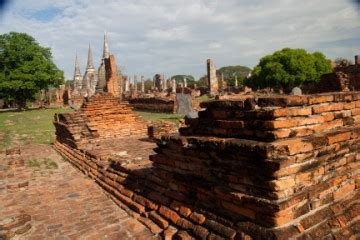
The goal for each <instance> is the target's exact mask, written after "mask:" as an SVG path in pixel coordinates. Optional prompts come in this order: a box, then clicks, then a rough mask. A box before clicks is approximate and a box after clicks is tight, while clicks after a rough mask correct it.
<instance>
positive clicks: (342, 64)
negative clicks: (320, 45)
mask: <svg viewBox="0 0 360 240" xmlns="http://www.w3.org/2000/svg"><path fill="white" fill-rule="evenodd" d="M335 64H336V66H337V67H348V66H350V65H352V64H353V62H352V61H351V60H349V59H346V58H337V59H335Z"/></svg>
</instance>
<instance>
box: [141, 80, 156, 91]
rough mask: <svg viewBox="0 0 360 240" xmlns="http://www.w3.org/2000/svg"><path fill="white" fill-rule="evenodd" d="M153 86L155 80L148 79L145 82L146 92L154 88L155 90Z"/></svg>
mask: <svg viewBox="0 0 360 240" xmlns="http://www.w3.org/2000/svg"><path fill="white" fill-rule="evenodd" d="M153 84H154V83H153V80H151V79H146V80H145V81H144V88H145V91H146V90H150V89H152V88H153ZM138 89H139V90H140V89H141V83H140V86H138Z"/></svg>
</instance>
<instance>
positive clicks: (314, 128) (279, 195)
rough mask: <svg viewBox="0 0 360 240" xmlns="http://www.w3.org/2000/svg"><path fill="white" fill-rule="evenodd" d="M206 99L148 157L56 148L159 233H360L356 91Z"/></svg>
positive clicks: (61, 143) (293, 235) (314, 235)
mask: <svg viewBox="0 0 360 240" xmlns="http://www.w3.org/2000/svg"><path fill="white" fill-rule="evenodd" d="M203 107H205V108H206V110H205V111H203V112H201V113H200V114H199V119H198V120H191V121H189V122H187V124H188V127H185V128H181V129H180V134H181V135H180V136H179V135H169V136H164V137H162V139H161V140H160V141H159V142H158V144H157V147H156V148H155V152H156V154H155V155H151V156H150V159H151V161H149V160H147V159H144V157H141V158H140V159H138V158H137V156H136V154H137V153H136V152H134V155H131V156H129V157H127V158H125V159H119V156H116V154H114V152H111V151H110V152H109V153H108V154H106V151H101V152H102V154H97V153H94V152H92V151H89V150H87V149H85V148H81V147H78V148H74V147H72V146H71V145H70V144H68V142H67V141H63V138H58V140H57V142H56V144H55V148H56V149H57V150H58V151H59V152H60V153H62V154H63V155H64V156H66V158H67V159H69V161H70V162H72V163H74V164H75V165H76V166H78V167H79V168H80V169H82V170H83V171H84V172H86V173H87V174H88V175H89V176H90V177H92V178H94V179H95V180H96V181H97V182H98V183H99V184H100V185H101V186H102V187H103V189H105V190H106V191H107V192H108V193H109V194H110V196H112V199H113V200H114V201H115V202H117V203H118V204H119V205H120V206H122V207H123V208H124V209H127V211H129V212H133V216H134V217H136V218H138V219H139V220H141V221H142V222H143V223H144V224H146V225H147V226H148V227H149V228H150V229H151V230H152V231H153V232H154V233H158V234H160V235H162V236H164V237H172V236H176V237H178V238H182V239H188V238H191V237H196V238H208V239H216V238H228V239H235V238H236V239H252V238H253V239H289V238H300V239H318V238H329V239H332V238H335V239H356V238H357V237H360V236H359V231H360V216H359V212H360V201H359V199H360V190H359V188H360V174H359V173H360V171H359V166H360V153H359V146H360V118H359V116H360V115H359V114H360V111H359V109H360V93H359V92H350V93H328V94H322V95H311V96H273V97H262V98H258V99H255V98H253V99H245V100H231V101H230V100H220V101H213V102H208V103H204V104H203ZM109 141H111V140H109ZM118 141H119V142H118V143H115V145H116V144H120V143H122V142H129V141H130V140H129V138H128V139H118ZM131 141H133V142H134V143H133V144H130V145H131V146H137V148H138V149H144V148H143V147H142V144H141V143H145V142H142V141H139V140H138V138H134V139H133V140H131ZM136 142H137V143H136ZM130 145H129V147H130ZM103 146H106V144H105V145H103ZM130 148H131V147H130ZM112 149H113V148H112ZM124 150H126V147H124ZM117 151H119V149H118V150H117ZM115 152H116V151H115ZM150 154H151V153H150ZM142 156H144V155H142Z"/></svg>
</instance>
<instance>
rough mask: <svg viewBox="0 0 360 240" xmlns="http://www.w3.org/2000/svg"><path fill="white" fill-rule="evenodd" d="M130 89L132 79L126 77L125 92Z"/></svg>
mask: <svg viewBox="0 0 360 240" xmlns="http://www.w3.org/2000/svg"><path fill="white" fill-rule="evenodd" d="M129 91H130V79H129V77H125V92H129Z"/></svg>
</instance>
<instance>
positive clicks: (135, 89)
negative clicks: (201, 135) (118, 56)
mask: <svg viewBox="0 0 360 240" xmlns="http://www.w3.org/2000/svg"><path fill="white" fill-rule="evenodd" d="M137 91H138V87H137V75H134V92H136V93H137Z"/></svg>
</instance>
